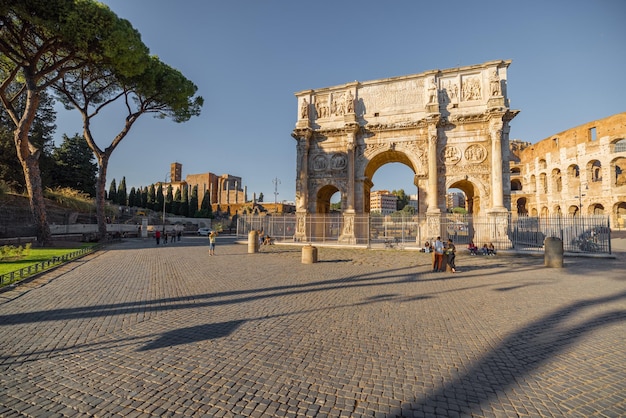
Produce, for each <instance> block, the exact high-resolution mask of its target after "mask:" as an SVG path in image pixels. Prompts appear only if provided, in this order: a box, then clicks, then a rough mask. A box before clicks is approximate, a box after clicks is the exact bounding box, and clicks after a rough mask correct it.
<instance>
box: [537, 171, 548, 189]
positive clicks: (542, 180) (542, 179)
mask: <svg viewBox="0 0 626 418" xmlns="http://www.w3.org/2000/svg"><path fill="white" fill-rule="evenodd" d="M539 193H543V194H547V193H548V176H547V175H546V173H539Z"/></svg>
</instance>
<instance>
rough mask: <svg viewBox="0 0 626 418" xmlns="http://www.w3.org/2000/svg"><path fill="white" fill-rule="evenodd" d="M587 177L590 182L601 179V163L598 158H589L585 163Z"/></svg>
mask: <svg viewBox="0 0 626 418" xmlns="http://www.w3.org/2000/svg"><path fill="white" fill-rule="evenodd" d="M587 178H588V179H589V181H591V182H601V181H602V163H601V162H600V160H590V161H589V162H588V163H587Z"/></svg>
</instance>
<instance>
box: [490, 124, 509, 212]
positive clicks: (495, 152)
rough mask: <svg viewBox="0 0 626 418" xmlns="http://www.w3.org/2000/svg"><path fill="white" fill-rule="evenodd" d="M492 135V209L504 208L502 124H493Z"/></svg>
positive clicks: (501, 209) (500, 209)
mask: <svg viewBox="0 0 626 418" xmlns="http://www.w3.org/2000/svg"><path fill="white" fill-rule="evenodd" d="M490 128H491V129H490V133H491V196H492V197H491V199H492V200H491V208H492V209H493V210H497V211H503V210H506V209H505V208H504V184H503V183H502V122H501V121H499V122H498V123H493V124H492V126H491V127H490Z"/></svg>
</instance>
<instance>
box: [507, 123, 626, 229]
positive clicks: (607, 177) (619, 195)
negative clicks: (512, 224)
mask: <svg viewBox="0 0 626 418" xmlns="http://www.w3.org/2000/svg"><path fill="white" fill-rule="evenodd" d="M594 131H595V140H594V139H592V134H593V133H594ZM620 140H623V141H624V142H622V143H621V145H616V144H617V143H619V142H620ZM519 148H523V149H521V150H519V149H518V150H512V153H513V154H514V155H513V156H512V157H513V158H512V161H514V160H519V163H513V162H512V164H511V166H512V167H518V168H519V170H520V174H511V180H512V181H515V180H518V181H520V182H521V184H522V190H521V191H514V192H512V194H511V197H512V209H513V211H516V208H517V201H518V200H519V199H522V198H525V199H526V201H527V204H526V210H527V211H528V214H529V215H535V216H538V215H555V214H557V213H558V212H559V211H560V212H561V213H562V214H568V213H569V214H572V213H574V212H575V211H576V209H577V208H578V207H579V206H580V203H581V200H582V213H583V214H594V213H595V214H605V215H610V216H611V224H612V225H613V226H619V225H620V224H621V225H623V222H624V220H623V219H626V112H624V113H618V114H616V115H613V116H609V117H607V118H604V119H599V120H595V121H591V122H588V123H585V124H583V125H580V126H577V127H574V128H571V129H568V130H566V131H563V132H559V133H557V134H555V135H551V136H549V137H547V138H545V139H543V140H541V141H539V142H537V143H536V144H526V145H525V147H519ZM621 149H624V151H621ZM576 166H578V175H576V169H575V168H576ZM620 172H621V173H620ZM579 196H580V197H579ZM620 219H622V220H620Z"/></svg>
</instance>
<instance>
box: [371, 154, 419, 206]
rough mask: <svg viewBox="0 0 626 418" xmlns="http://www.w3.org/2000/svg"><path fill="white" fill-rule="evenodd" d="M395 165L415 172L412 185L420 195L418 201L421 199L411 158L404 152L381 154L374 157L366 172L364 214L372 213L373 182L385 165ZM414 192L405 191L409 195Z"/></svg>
mask: <svg viewBox="0 0 626 418" xmlns="http://www.w3.org/2000/svg"><path fill="white" fill-rule="evenodd" d="M393 163H400V164H402V165H404V166H406V167H408V168H409V170H411V171H412V172H413V179H412V183H413V185H414V186H415V189H414V190H415V194H417V195H418V199H419V194H420V193H419V188H418V187H417V184H416V176H415V168H414V166H413V162H412V161H411V159H410V158H409V156H408V155H406V154H405V153H403V152H399V151H384V152H381V153H380V154H378V155H376V156H374V157H373V158H372V159H371V160H370V161H369V163H368V164H367V167H366V168H365V172H364V177H365V181H364V182H363V184H364V190H363V196H364V199H363V201H364V202H363V203H364V208H363V212H364V213H370V211H371V207H370V202H371V191H372V188H373V187H374V186H375V183H374V181H373V179H374V176H375V174H376V173H377V172H378V171H379V170H380V169H381V168H382V167H383V166H385V165H387V164H393ZM411 192H412V190H405V193H407V194H413V193H411Z"/></svg>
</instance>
